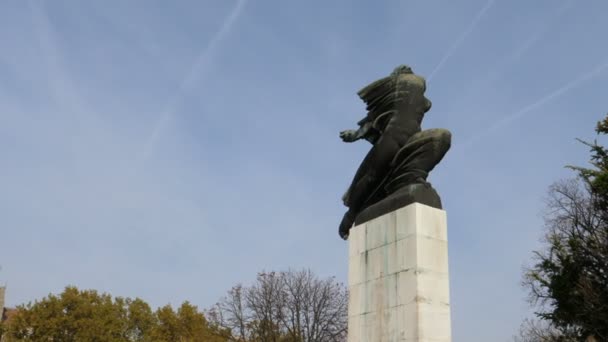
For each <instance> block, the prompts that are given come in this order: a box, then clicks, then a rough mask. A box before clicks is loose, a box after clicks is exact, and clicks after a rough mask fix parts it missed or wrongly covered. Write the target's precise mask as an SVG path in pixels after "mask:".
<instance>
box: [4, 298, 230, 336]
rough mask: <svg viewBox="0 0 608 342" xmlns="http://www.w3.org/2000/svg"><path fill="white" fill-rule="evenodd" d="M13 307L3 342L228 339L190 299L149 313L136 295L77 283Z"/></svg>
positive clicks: (224, 332)
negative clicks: (124, 295) (115, 293)
mask: <svg viewBox="0 0 608 342" xmlns="http://www.w3.org/2000/svg"><path fill="white" fill-rule="evenodd" d="M17 310H18V311H17V313H16V315H15V316H14V317H12V319H11V320H10V322H9V324H5V326H4V327H3V329H4V330H5V333H4V335H3V336H2V337H3V338H4V340H3V342H4V341H7V342H13V341H63V342H71V341H74V342H76V341H91V342H95V341H100V342H106V341H107V342H114V341H116V342H123V341H129V342H130V341H141V342H148V341H149V342H152V341H154V342H157V341H159V342H162V341H167V342H175V341H180V342H195V341H205V342H223V341H228V338H229V334H228V332H227V331H225V330H221V329H218V328H215V327H213V326H211V325H210V324H208V322H207V320H206V319H205V316H204V315H203V313H201V312H199V311H198V309H197V308H196V306H193V305H191V304H190V303H188V302H184V303H183V304H182V305H181V306H180V307H179V309H178V311H177V312H175V311H174V310H173V309H172V308H171V307H170V306H168V305H167V306H164V307H162V308H160V309H158V310H157V311H156V312H152V310H151V309H150V306H149V305H148V304H147V303H146V302H144V301H143V300H141V299H138V298H136V299H129V298H121V297H116V298H112V297H111V296H110V295H108V294H99V293H97V292H96V291H94V290H83V291H80V290H78V289H77V288H75V287H66V288H65V290H64V291H63V293H61V294H60V295H58V296H56V295H53V294H50V295H49V296H47V297H46V298H43V299H42V300H40V301H36V302H34V303H29V304H27V305H22V306H19V307H18V308H17Z"/></svg>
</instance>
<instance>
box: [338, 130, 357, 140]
mask: <svg viewBox="0 0 608 342" xmlns="http://www.w3.org/2000/svg"><path fill="white" fill-rule="evenodd" d="M340 138H342V141H344V142H353V141H357V139H359V138H358V137H357V131H356V130H354V129H347V130H346V131H342V132H340Z"/></svg>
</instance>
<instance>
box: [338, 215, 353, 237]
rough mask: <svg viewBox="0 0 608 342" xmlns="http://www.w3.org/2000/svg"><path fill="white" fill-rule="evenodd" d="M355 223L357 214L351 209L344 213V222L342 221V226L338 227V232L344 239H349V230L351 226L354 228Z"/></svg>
mask: <svg viewBox="0 0 608 342" xmlns="http://www.w3.org/2000/svg"><path fill="white" fill-rule="evenodd" d="M353 223H355V215H354V214H353V213H352V212H351V211H350V210H349V211H347V212H346V213H345V214H344V217H343V218H342V222H340V227H339V228H338V234H339V235H340V237H341V238H342V239H343V240H346V239H348V232H349V231H350V228H352V226H353Z"/></svg>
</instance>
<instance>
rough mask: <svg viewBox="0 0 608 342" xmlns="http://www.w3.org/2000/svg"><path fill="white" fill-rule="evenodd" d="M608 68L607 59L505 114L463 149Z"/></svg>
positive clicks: (468, 141) (474, 137)
mask: <svg viewBox="0 0 608 342" xmlns="http://www.w3.org/2000/svg"><path fill="white" fill-rule="evenodd" d="M606 69H608V61H605V62H604V63H602V64H600V65H599V66H597V67H595V68H594V69H593V70H591V71H589V72H587V73H584V74H582V75H581V76H579V77H578V78H576V79H574V80H573V81H571V82H568V83H566V84H565V85H563V86H561V87H560V88H558V89H556V90H555V91H553V92H551V93H549V94H547V95H545V96H543V97H541V98H540V99H538V100H536V101H535V102H533V103H531V104H529V105H527V106H525V107H523V108H521V109H520V110H518V111H516V112H514V113H511V114H509V115H507V116H505V117H504V118H503V119H501V120H498V121H497V122H496V123H494V124H492V125H491V126H490V127H488V128H487V129H486V130H484V131H483V132H482V133H480V134H478V135H476V136H473V137H471V138H470V139H469V140H467V141H466V142H465V143H464V144H463V145H462V147H461V150H465V149H467V148H469V147H471V146H472V145H473V144H475V143H477V142H478V141H479V140H480V139H481V138H483V137H485V136H487V135H488V134H490V133H491V132H493V131H496V130H497V129H499V128H502V127H505V126H507V125H508V124H509V123H511V122H513V121H515V120H517V119H519V118H521V117H523V116H524V115H526V114H528V113H530V112H531V111H533V110H534V109H536V108H538V107H540V106H542V105H544V104H546V103H549V102H551V101H553V100H555V99H556V98H558V97H560V96H562V95H564V94H565V93H567V92H568V91H570V90H572V89H574V88H577V87H579V86H581V85H582V84H583V83H585V82H586V81H589V80H591V79H592V78H594V77H596V76H598V75H600V74H601V73H602V72H603V71H604V70H606Z"/></svg>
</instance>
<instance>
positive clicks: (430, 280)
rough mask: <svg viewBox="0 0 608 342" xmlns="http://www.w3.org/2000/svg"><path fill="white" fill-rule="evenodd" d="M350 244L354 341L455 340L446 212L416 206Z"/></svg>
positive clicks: (372, 224)
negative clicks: (452, 320) (451, 314)
mask: <svg viewBox="0 0 608 342" xmlns="http://www.w3.org/2000/svg"><path fill="white" fill-rule="evenodd" d="M348 240H349V270H348V285H349V291H350V293H349V296H350V298H349V303H348V342H393V341H394V342H397V341H416V342H423V341H424V342H427V341H428V342H431V341H433V342H439V341H441V342H449V341H451V326H450V325H451V323H450V304H449V303H450V291H449V278H448V242H447V224H446V213H445V211H443V210H439V209H435V208H432V207H429V206H426V205H423V204H419V203H414V204H411V205H408V206H406V207H404V208H401V209H398V210H396V211H393V212H390V213H388V214H385V215H383V216H380V217H378V218H375V219H373V220H371V221H368V222H366V223H363V224H361V225H358V226H356V227H353V228H352V229H351V230H350V235H349V238H348Z"/></svg>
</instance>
